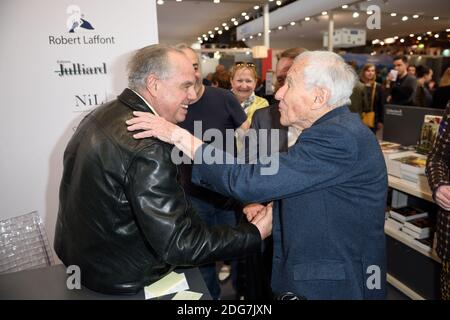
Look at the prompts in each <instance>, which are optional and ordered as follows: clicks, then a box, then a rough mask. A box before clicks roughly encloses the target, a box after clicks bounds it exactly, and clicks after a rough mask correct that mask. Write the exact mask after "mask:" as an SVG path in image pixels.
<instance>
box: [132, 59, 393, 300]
mask: <svg viewBox="0 0 450 320" xmlns="http://www.w3.org/2000/svg"><path fill="white" fill-rule="evenodd" d="M355 80H356V75H355V73H354V71H353V70H352V69H351V67H349V66H348V65H347V64H346V63H345V62H344V60H343V59H342V58H341V57H340V56H338V55H337V54H335V53H332V52H323V51H310V52H305V53H302V54H301V55H299V56H298V57H297V58H296V60H295V62H294V65H293V66H292V68H291V69H290V71H289V73H288V77H287V82H286V83H285V85H284V86H283V87H282V88H280V89H279V90H278V92H277V94H276V98H277V99H278V100H280V104H279V111H280V113H281V124H283V125H284V126H294V127H296V128H298V129H299V130H302V134H301V135H300V137H299V138H298V140H297V142H296V143H295V144H294V145H293V146H292V147H291V148H289V150H288V152H287V153H285V154H279V155H278V154H277V155H276V156H277V160H278V163H277V165H278V166H277V167H276V169H278V170H268V169H269V168H268V166H269V162H267V161H262V159H261V161H260V162H258V163H256V164H239V163H236V162H233V161H232V160H233V159H230V157H229V156H227V155H226V154H223V155H222V154H221V153H220V151H219V150H214V152H215V153H214V154H215V159H218V158H220V157H222V156H223V161H222V162H224V163H211V161H210V160H211V159H209V160H208V161H201V160H202V159H203V160H204V157H205V156H207V155H208V154H211V147H210V146H208V145H204V144H203V143H202V141H201V140H200V139H197V138H195V137H193V136H191V135H190V134H188V133H187V132H186V131H184V130H182V129H180V128H178V127H177V126H176V125H174V124H172V123H168V122H167V121H165V120H164V119H159V118H157V117H155V116H153V115H149V114H144V113H139V114H136V116H138V117H137V118H134V119H132V120H130V121H128V124H129V125H130V127H129V130H144V131H141V132H139V133H137V134H135V137H136V138H143V137H148V136H156V137H158V138H160V139H162V140H164V141H166V142H169V143H173V144H175V145H176V146H177V147H178V148H179V149H180V150H182V151H183V152H184V153H185V154H186V155H188V156H189V157H191V158H193V159H194V160H195V162H196V163H197V164H195V165H194V168H193V174H192V180H193V182H195V183H197V184H199V185H201V186H204V187H207V188H210V189H211V190H214V191H216V192H220V193H222V194H225V195H228V196H231V197H233V198H236V199H239V200H241V201H242V202H244V203H267V202H269V201H272V202H273V239H274V256H273V268H272V290H273V292H274V294H276V295H278V296H280V295H290V296H297V297H299V298H306V299H384V298H385V292H386V265H385V259H386V258H385V250H386V249H385V235H384V209H385V205H386V194H387V187H388V185H387V173H386V167H385V163H384V160H383V156H382V153H381V150H380V148H379V146H378V143H377V141H376V139H375V136H374V135H373V133H372V132H370V130H369V129H368V128H367V127H366V126H365V125H364V124H363V123H362V122H361V121H360V119H359V116H358V115H356V114H353V113H351V112H350V111H349V109H348V108H347V106H346V105H347V104H348V103H349V102H350V101H349V97H350V95H351V93H352V89H353V85H354V83H355ZM218 155H219V156H218ZM272 160H273V159H272ZM271 165H273V163H272V164H271ZM272 169H273V168H272ZM271 206H272V204H270V205H269V206H268V207H264V206H262V205H260V206H259V209H258V210H256V215H255V210H253V212H250V213H249V214H248V216H247V218H248V219H250V220H252V219H260V217H261V216H263V215H265V214H271V212H272V211H271Z"/></svg>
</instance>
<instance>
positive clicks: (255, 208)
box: [242, 203, 266, 222]
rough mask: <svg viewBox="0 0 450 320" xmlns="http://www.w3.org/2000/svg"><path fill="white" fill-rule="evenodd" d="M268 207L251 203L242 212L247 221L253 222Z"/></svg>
mask: <svg viewBox="0 0 450 320" xmlns="http://www.w3.org/2000/svg"><path fill="white" fill-rule="evenodd" d="M265 208H266V207H265V206H263V205H262V204H260V203H250V204H248V205H246V206H245V207H244V209H243V210H242V211H243V212H244V214H245V216H246V218H247V221H249V222H252V220H253V218H254V217H255V216H256V215H257V214H258V212H260V211H261V210H264V209H265Z"/></svg>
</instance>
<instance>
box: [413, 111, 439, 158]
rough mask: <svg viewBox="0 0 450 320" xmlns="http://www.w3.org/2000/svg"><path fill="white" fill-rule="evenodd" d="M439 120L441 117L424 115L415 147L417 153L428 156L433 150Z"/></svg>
mask: <svg viewBox="0 0 450 320" xmlns="http://www.w3.org/2000/svg"><path fill="white" fill-rule="evenodd" d="M441 120H442V117H441V116H433V115H429V114H427V115H425V117H424V121H423V125H422V130H421V132H420V140H419V144H418V146H417V151H418V152H420V153H423V154H428V153H429V152H430V151H431V149H433V145H434V142H435V140H436V136H437V133H438V131H439V124H440V123H441Z"/></svg>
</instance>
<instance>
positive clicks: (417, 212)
mask: <svg viewBox="0 0 450 320" xmlns="http://www.w3.org/2000/svg"><path fill="white" fill-rule="evenodd" d="M389 215H390V216H391V218H393V219H395V220H397V221H400V222H406V221H410V220H414V219H418V218H424V217H428V212H426V211H424V210H422V209H419V208H416V207H412V206H404V207H400V208H391V210H390V211H389Z"/></svg>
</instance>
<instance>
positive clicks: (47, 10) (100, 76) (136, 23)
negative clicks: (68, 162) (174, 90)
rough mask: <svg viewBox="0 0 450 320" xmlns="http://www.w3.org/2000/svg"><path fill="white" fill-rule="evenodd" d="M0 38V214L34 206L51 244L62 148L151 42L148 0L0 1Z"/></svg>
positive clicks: (152, 17) (118, 87) (151, 0)
mask: <svg viewBox="0 0 450 320" xmlns="http://www.w3.org/2000/svg"><path fill="white" fill-rule="evenodd" d="M0 41H1V45H0V83H1V85H0V93H1V95H0V99H1V102H0V152H1V153H0V155H1V157H0V174H1V176H0V220H3V219H8V218H11V217H15V216H19V215H22V214H25V213H28V212H30V211H33V210H37V211H38V212H39V214H40V215H41V217H42V219H43V221H44V223H45V227H46V230H47V234H48V236H49V241H50V243H51V245H53V237H54V226H55V222H56V216H57V212H58V189H59V183H60V179H61V174H62V158H63V152H64V148H65V146H66V144H67V142H68V140H69V138H70V137H71V135H72V134H73V132H74V129H75V128H76V126H77V124H78V123H79V121H80V120H81V119H82V118H83V116H84V115H85V114H86V113H87V112H89V111H91V110H92V109H93V108H95V107H96V106H97V105H100V104H102V103H103V102H105V101H109V100H112V99H115V97H116V96H117V95H118V94H120V92H121V91H122V90H123V88H125V87H126V85H127V77H126V68H125V67H126V61H127V59H128V57H129V56H130V54H131V53H132V52H133V51H134V50H135V49H138V48H140V47H143V46H146V45H150V44H154V43H157V42H158V30H157V19H156V4H155V0H128V1H123V0H95V1H89V0H76V1H72V0H71V1H67V0H58V1H56V0H40V1H29V0H2V1H1V2H0Z"/></svg>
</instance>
